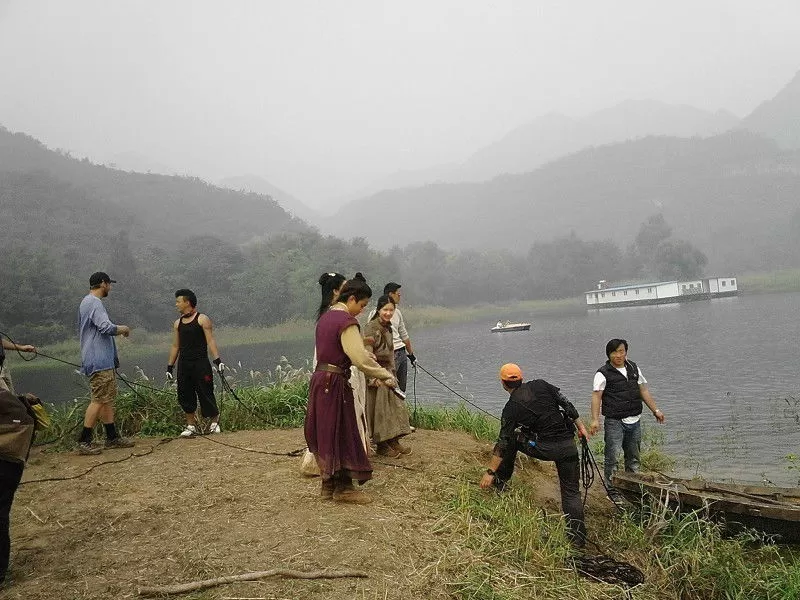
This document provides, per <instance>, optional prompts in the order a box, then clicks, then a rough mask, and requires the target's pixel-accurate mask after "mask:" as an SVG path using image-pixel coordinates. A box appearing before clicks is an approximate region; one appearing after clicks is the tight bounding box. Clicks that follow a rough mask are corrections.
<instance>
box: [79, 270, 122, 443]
mask: <svg viewBox="0 0 800 600" xmlns="http://www.w3.org/2000/svg"><path fill="white" fill-rule="evenodd" d="M114 283H116V281H114V280H113V279H111V278H110V277H109V276H108V273H103V272H102V271H98V272H97V273H93V274H92V276H91V277H90V278H89V293H88V294H86V296H84V298H83V300H82V301H81V305H80V308H79V309H78V319H79V325H78V335H79V337H80V341H81V373H83V374H84V375H86V376H87V377H89V387H90V389H91V400H90V401H89V406H88V407H87V408H86V414H85V415H84V417H83V430H82V431H81V435H80V438H79V439H78V453H79V454H100V452H101V448H99V447H97V446H94V445H93V444H92V437H93V435H94V426H95V424H96V423H97V420H98V419H100V420H101V421H102V422H103V428H104V429H105V433H106V444H105V447H106V448H130V447H131V446H133V445H134V442H133V441H132V440H129V439H127V438H124V437H120V435H119V433H118V432H117V428H116V425H114V400H116V398H117V378H116V368H117V367H119V357H118V356H117V345H116V343H115V342H114V337H115V336H118V335H121V336H123V337H128V336H129V335H130V333H131V329H130V327H128V326H126V325H115V324H114V323H112V322H111V319H109V318H108V313H107V312H106V307H105V306H103V302H102V298H106V297H108V294H109V293H110V292H111V285H112V284H114Z"/></svg>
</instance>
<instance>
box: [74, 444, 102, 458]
mask: <svg viewBox="0 0 800 600" xmlns="http://www.w3.org/2000/svg"><path fill="white" fill-rule="evenodd" d="M102 451H103V449H102V448H100V447H99V446H94V445H92V444H90V443H89V442H81V443H79V444H78V454H83V455H84V456H95V455H97V454H100V453H101V452H102Z"/></svg>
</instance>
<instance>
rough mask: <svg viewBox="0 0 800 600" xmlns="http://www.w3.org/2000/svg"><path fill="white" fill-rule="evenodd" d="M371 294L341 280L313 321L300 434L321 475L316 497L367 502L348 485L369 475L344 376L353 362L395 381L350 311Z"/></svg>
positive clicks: (384, 379)
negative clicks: (335, 295) (311, 364)
mask: <svg viewBox="0 0 800 600" xmlns="http://www.w3.org/2000/svg"><path fill="white" fill-rule="evenodd" d="M371 297H372V290H371V289H370V287H369V286H368V285H367V284H366V282H363V281H360V280H358V279H352V280H350V281H347V282H346V283H345V284H344V286H343V287H342V289H341V292H340V295H339V301H338V302H337V303H336V304H334V305H333V306H332V307H331V309H330V310H328V311H327V312H324V313H323V314H322V315H321V316H320V318H319V320H318V321H317V330H316V348H317V361H318V362H317V366H316V368H315V370H314V374H313V375H312V376H311V384H310V387H309V393H308V412H307V413H306V422H305V436H306V443H307V444H308V449H309V450H310V451H311V452H312V453H313V454H314V458H316V460H317V464H318V465H319V470H320V475H321V477H322V490H321V497H322V498H323V499H326V500H327V499H333V500H336V501H338V502H352V503H355V504H367V503H368V502H371V501H372V499H371V498H370V497H369V496H368V495H367V494H365V493H364V492H361V491H358V490H356V489H355V486H354V485H353V481H354V480H355V481H357V482H358V483H359V485H361V484H363V483H364V482H366V481H368V480H369V479H371V478H372V465H371V464H370V462H369V459H368V458H367V453H366V451H365V449H364V445H363V444H362V442H361V436H360V435H359V432H358V424H357V422H356V412H355V409H354V406H353V389H352V388H351V387H350V383H349V381H348V379H349V376H350V366H351V365H354V366H355V367H357V368H358V369H359V370H361V371H363V372H364V374H365V375H366V376H367V377H373V378H376V379H379V380H381V381H382V382H383V383H384V384H385V385H387V386H389V387H394V386H395V385H396V382H395V379H394V376H393V375H392V373H390V372H389V371H388V370H386V369H384V368H383V367H381V366H380V365H379V364H378V363H377V362H375V360H374V359H373V358H372V357H371V356H370V355H369V354H368V353H367V350H366V349H365V348H364V344H363V342H362V340H361V332H360V328H359V325H358V321H356V317H357V316H358V315H359V314H360V313H361V311H363V310H364V307H365V306H366V305H367V303H368V302H369V299H370V298H371Z"/></svg>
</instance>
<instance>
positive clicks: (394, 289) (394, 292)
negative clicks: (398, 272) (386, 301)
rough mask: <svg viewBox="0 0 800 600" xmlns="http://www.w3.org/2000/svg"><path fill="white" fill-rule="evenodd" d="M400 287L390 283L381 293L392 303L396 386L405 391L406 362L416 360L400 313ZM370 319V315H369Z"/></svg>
mask: <svg viewBox="0 0 800 600" xmlns="http://www.w3.org/2000/svg"><path fill="white" fill-rule="evenodd" d="M401 287H402V286H401V285H400V284H399V283H395V282H394V281H390V282H389V283H387V284H386V285H385V286H383V293H384V294H386V295H387V296H389V298H391V300H392V302H394V306H395V310H394V316H393V317H392V342H393V344H394V364H395V369H396V375H397V386H398V387H399V388H400V389H401V390H403V391H404V392H405V391H406V381H407V380H408V361H411V364H412V365H413V364H414V363H415V362H416V360H417V358H416V356H414V350H413V349H412V348H411V338H410V337H409V336H408V331H407V330H406V322H405V320H404V319H403V313H401V312H400V298H402V295H403V293H402V292H401V291H400V288H401ZM370 318H371V315H370Z"/></svg>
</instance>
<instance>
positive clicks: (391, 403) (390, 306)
mask: <svg viewBox="0 0 800 600" xmlns="http://www.w3.org/2000/svg"><path fill="white" fill-rule="evenodd" d="M393 314H394V303H393V302H392V301H391V299H390V298H389V296H381V297H380V298H379V299H378V306H377V310H376V311H375V315H374V316H373V317H372V319H370V320H369V322H367V324H366V326H365V327H364V334H363V335H364V347H365V348H366V349H367V350H368V351H369V352H371V353H372V354H373V355H374V356H375V360H376V361H377V362H378V364H379V365H381V366H382V367H384V368H385V369H387V370H388V371H390V372H392V373H394V347H393V344H392V323H391V320H392V315H393ZM367 427H368V428H369V432H370V436H371V437H372V441H373V443H375V444H376V445H377V447H378V454H380V455H383V456H389V457H391V458H398V457H400V456H402V455H403V454H409V453H410V452H411V448H409V447H408V446H404V445H403V444H401V443H400V438H401V437H403V436H406V435H408V434H409V433H411V427H410V424H409V421H408V409H407V408H406V403H405V402H404V401H403V400H402V399H400V398H399V397H397V395H395V394H394V392H392V390H391V389H389V388H388V387H386V386H385V385H384V384H383V382H381V381H380V380H378V379H368V380H367Z"/></svg>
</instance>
